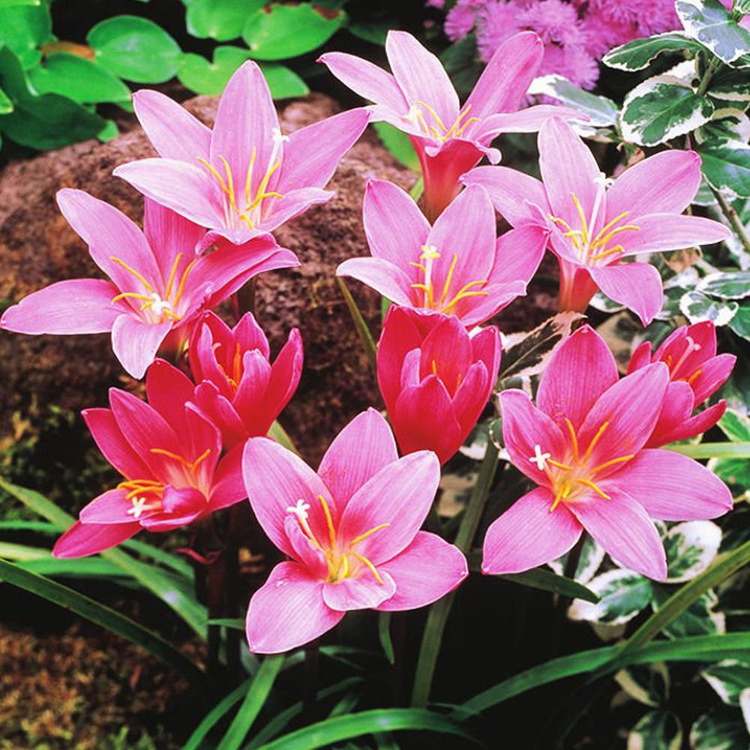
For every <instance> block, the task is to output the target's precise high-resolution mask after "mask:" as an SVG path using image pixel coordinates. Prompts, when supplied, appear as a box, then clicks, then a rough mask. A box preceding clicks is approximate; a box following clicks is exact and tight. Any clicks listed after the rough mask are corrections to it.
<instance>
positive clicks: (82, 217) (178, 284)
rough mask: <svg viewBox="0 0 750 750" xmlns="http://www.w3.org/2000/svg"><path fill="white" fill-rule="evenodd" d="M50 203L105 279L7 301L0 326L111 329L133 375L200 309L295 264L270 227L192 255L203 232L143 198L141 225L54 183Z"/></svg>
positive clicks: (183, 335)
mask: <svg viewBox="0 0 750 750" xmlns="http://www.w3.org/2000/svg"><path fill="white" fill-rule="evenodd" d="M57 202H58V205H59V206H60V210H61V211H62V213H63V215H64V216H65V218H66V219H67V220H68V223H69V224H70V225H71V226H72V227H73V229H75V231H76V232H78V234H79V235H80V236H81V238H82V239H83V240H85V241H86V243H87V244H88V245H89V252H90V254H91V257H92V258H93V260H94V262H95V263H96V265H97V266H99V268H101V270H102V271H104V273H106V274H107V276H109V278H110V279H111V281H105V280H104V279H73V280H69V281H59V282H57V283H56V284H52V285H51V286H48V287H46V288H44V289H41V290H40V291H38V292H34V293H33V294H30V295H29V296H28V297H25V298H24V299H23V300H21V302H20V303H19V304H17V305H14V306H13V307H10V308H8V309H7V310H6V311H5V313H4V314H3V317H2V319H1V320H0V326H1V327H2V328H5V329H6V330H8V331H15V332H16V333H28V334H43V333H52V334H75V333H105V332H108V331H111V332H112V348H113V349H114V352H115V356H116V357H117V358H118V359H119V360H120V362H121V363H122V366H123V367H124V368H125V370H126V371H127V372H128V373H130V375H132V376H133V377H134V378H141V377H143V373H144V372H145V371H146V368H147V367H148V366H149V364H151V362H153V361H154V357H155V356H156V353H157V352H158V351H159V349H160V348H163V347H174V346H176V345H177V344H178V343H179V342H181V341H183V340H186V339H187V337H188V336H189V335H190V330H191V326H192V324H193V323H194V322H195V320H196V317H197V316H198V315H199V314H200V313H201V312H203V311H204V310H206V309H207V308H211V307H214V306H215V305H218V304H219V303H220V302H221V301H222V300H225V299H226V298H227V297H229V296H230V295H231V294H234V292H236V291H237V290H238V289H239V288H240V287H241V286H242V285H243V284H245V283H246V282H247V281H249V280H250V279H251V278H253V276H257V275H258V274H259V273H262V272H263V271H272V270H274V269H277V268H289V267H290V266H296V265H298V261H297V257H296V256H295V255H294V253H292V252H291V251H290V250H285V249H284V248H281V247H279V246H278V245H277V244H276V241H275V240H274V239H273V237H272V236H271V235H270V234H266V235H260V236H256V237H255V239H253V240H252V241H250V242H248V243H246V244H244V245H242V246H240V247H233V246H231V245H226V244H225V246H224V247H221V248H218V249H217V250H215V251H213V252H211V253H208V254H207V255H204V256H203V257H196V255H195V245H196V243H198V242H199V241H200V239H201V238H202V237H203V235H204V234H205V230H204V229H203V228H202V227H199V226H197V225H196V224H193V223H192V222H190V221H188V220H187V219H184V218H182V217H181V216H179V215H178V214H176V213H174V212H173V211H170V210H168V209H166V208H164V207H163V206H160V205H158V204H157V203H154V202H153V201H149V200H146V202H145V209H144V224H143V232H141V230H140V229H139V228H138V226H137V225H136V224H134V223H133V222H132V221H131V220H130V219H128V217H127V216H125V214H123V213H121V212H120V211H118V210H117V209H116V208H114V207H113V206H110V205H109V204H108V203H104V202H103V201H100V200H97V199H96V198H94V197H93V196H91V195H89V194H88V193H85V192H83V191H82V190H70V189H65V190H60V192H58V194H57Z"/></svg>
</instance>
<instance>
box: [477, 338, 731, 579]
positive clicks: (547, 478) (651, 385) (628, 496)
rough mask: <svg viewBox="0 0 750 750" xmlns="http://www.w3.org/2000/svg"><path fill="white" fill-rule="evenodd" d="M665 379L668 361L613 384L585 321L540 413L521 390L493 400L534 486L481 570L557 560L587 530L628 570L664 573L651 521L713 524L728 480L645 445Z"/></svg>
mask: <svg viewBox="0 0 750 750" xmlns="http://www.w3.org/2000/svg"><path fill="white" fill-rule="evenodd" d="M668 383H669V372H668V370H667V366H666V365H665V364H664V363H663V362H656V363H654V364H649V365H646V366H645V367H643V368H642V369H640V370H638V371H637V372H634V373H632V374H631V375H628V376H626V377H624V378H622V379H621V380H618V376H617V366H616V364H615V359H614V357H613V356H612V354H611V352H610V351H609V349H608V348H607V346H606V344H605V343H604V341H603V340H602V339H601V338H600V337H599V336H598V335H597V334H596V333H595V332H594V331H593V330H592V329H591V328H589V327H588V326H584V327H583V328H581V329H579V330H578V331H576V333H574V334H573V335H572V336H571V337H570V338H569V339H568V340H567V341H565V342H564V343H563V344H562V345H561V346H560V347H559V349H558V350H557V352H556V353H555V354H554V355H553V356H552V358H551V360H550V363H549V365H548V367H547V369H546V370H545V372H544V374H543V375H542V378H541V382H540V384H539V391H538V393H537V405H536V406H534V405H533V404H532V403H531V401H530V399H529V397H528V396H527V395H526V394H525V393H524V392H522V391H517V390H508V391H503V392H502V393H501V394H500V405H501V408H502V418H503V438H504V441H505V447H506V449H507V451H508V454H509V455H510V460H511V462H512V463H513V465H514V466H516V468H518V469H520V470H521V471H522V472H523V473H524V474H526V476H528V477H529V478H530V479H532V480H533V481H534V482H536V483H537V484H538V485H539V486H538V487H537V488H536V489H534V490H532V491H531V492H529V493H528V494H526V495H524V496H523V497H522V498H521V499H520V500H518V501H517V502H516V503H515V504H514V505H513V506H512V507H511V508H510V510H508V511H506V512H505V513H503V515H501V516H500V517H499V518H498V519H497V520H495V521H494V522H493V523H492V525H491V526H490V528H489V529H488V530H487V536H486V538H485V541H484V560H483V563H482V570H483V571H484V572H485V573H490V574H502V573H516V572H520V571H523V570H528V569H529V568H533V567H535V566H537V565H541V564H543V563H546V562H549V561H550V560H554V559H555V558H557V557H560V555H563V554H565V553H566V552H567V551H568V550H570V549H571V548H572V547H573V545H574V544H575V543H576V542H577V541H578V539H579V537H580V536H581V533H582V532H583V531H584V530H586V531H588V532H589V533H590V534H591V536H592V537H593V538H594V539H595V540H596V541H597V542H598V543H599V544H600V545H601V546H602V547H603V548H604V549H605V550H606V551H607V552H609V554H610V555H611V556H612V557H613V558H615V559H616V560H617V561H618V562H619V563H621V564H622V565H624V566H625V567H627V568H630V569H632V570H635V571H637V572H639V573H642V574H643V575H645V576H648V577H649V578H653V579H656V580H663V579H664V578H665V577H666V574H667V567H666V559H665V553H664V547H663V546H662V543H661V540H660V538H659V533H658V531H657V530H656V527H655V525H654V523H653V521H652V520H651V519H660V520H665V521H690V520H697V519H707V518H716V517H717V516H720V515H722V514H724V513H725V512H726V511H728V510H730V509H731V507H732V496H731V494H730V492H729V490H728V488H727V487H726V485H725V484H724V483H723V482H722V481H721V480H720V479H719V478H718V477H717V476H715V475H714V474H713V473H712V472H710V471H709V470H708V469H706V468H705V467H704V466H701V464H699V463H698V462H697V461H694V460H693V459H691V458H688V457H687V456H683V455H681V454H679V453H673V452H671V451H664V450H657V449H648V448H646V447H645V446H646V444H647V442H648V440H649V438H650V436H651V433H652V432H653V430H654V426H655V425H656V422H657V419H658V418H659V413H660V411H661V408H662V404H663V403H664V398H665V395H666V394H667V385H668Z"/></svg>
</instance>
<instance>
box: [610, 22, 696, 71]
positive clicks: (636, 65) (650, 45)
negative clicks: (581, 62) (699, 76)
mask: <svg viewBox="0 0 750 750" xmlns="http://www.w3.org/2000/svg"><path fill="white" fill-rule="evenodd" d="M702 49H703V47H702V45H700V44H698V43H697V42H696V41H695V40H693V39H691V38H690V37H688V36H687V35H685V34H683V33H681V32H679V31H670V32H668V33H666V34H657V35H656V36H649V37H644V38H643V39H635V40H633V41H632V42H628V43H627V44H621V45H620V46H619V47H615V48H614V49H611V50H610V51H609V52H607V54H606V55H604V57H603V58H602V62H603V63H604V64H605V65H609V67H610V68H617V69H618V70H627V71H633V70H643V69H644V68H647V67H648V65H649V63H650V62H651V61H652V60H655V59H656V58H657V57H658V56H659V55H663V54H667V53H670V52H671V53H675V52H690V53H695V52H700V50H702Z"/></svg>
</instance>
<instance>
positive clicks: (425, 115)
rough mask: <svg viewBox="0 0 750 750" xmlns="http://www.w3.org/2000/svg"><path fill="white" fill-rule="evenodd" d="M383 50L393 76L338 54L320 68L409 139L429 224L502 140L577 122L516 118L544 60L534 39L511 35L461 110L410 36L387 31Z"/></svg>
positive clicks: (526, 113) (538, 110) (564, 112)
mask: <svg viewBox="0 0 750 750" xmlns="http://www.w3.org/2000/svg"><path fill="white" fill-rule="evenodd" d="M385 51H386V54H387V55H388V62H389V63H390V65H391V70H392V71H393V74H390V73H387V72H386V71H384V70H382V69H381V68H378V67H377V66H376V65H373V64H372V63H371V62H368V61H367V60H362V59H361V58H359V57H355V56H354V55H347V54H345V53H342V52H328V53H326V54H325V55H322V56H321V58H320V62H323V63H325V64H326V65H327V66H328V68H329V70H330V71H331V72H332V73H333V74H334V75H335V76H336V77H337V78H338V79H340V80H341V81H343V83H345V84H346V85H347V86H349V88H351V89H353V90H354V91H356V92H357V93H358V94H360V95H361V96H362V97H364V98H365V99H368V100H369V101H372V102H375V106H374V107H372V114H373V119H374V120H384V121H386V122H388V123H390V124H391V125H393V126H395V127H397V128H398V129H399V130H403V131H404V132H405V133H407V134H408V135H409V136H410V138H411V140H412V143H413V144H414V147H415V149H416V151H417V155H418V156H419V160H420V163H421V165H422V175H423V177H424V199H425V211H426V214H427V216H428V218H429V219H430V220H431V221H434V220H435V219H436V218H437V216H438V215H439V214H440V212H441V211H442V210H443V209H444V208H445V207H446V206H447V205H448V204H449V203H450V201H451V200H452V199H453V197H454V196H455V195H456V193H457V192H458V190H459V189H460V185H459V184H458V178H459V177H460V176H461V175H462V174H463V173H464V172H467V171H468V170H470V169H471V168H472V167H473V166H476V164H477V163H478V162H479V160H480V159H481V158H482V157H483V156H487V157H488V158H489V160H490V161H491V162H492V163H493V164H496V163H497V162H498V161H500V152H499V151H498V150H497V149H496V148H491V146H490V143H491V142H492V140H493V139H494V138H495V137H496V136H498V135H499V134H500V133H513V132H516V133H517V132H530V131H535V130H538V129H539V126H540V125H541V124H542V123H543V122H544V121H545V120H546V119H547V118H549V117H551V116H552V115H553V114H557V115H560V116H563V117H564V116H571V117H578V118H580V117H581V115H580V113H578V112H575V111H572V110H568V109H565V108H560V107H554V106H549V105H540V106H537V107H529V108H528V109H524V110H521V111H520V112H516V110H517V109H518V108H519V107H520V106H521V105H522V104H523V101H524V98H525V96H526V91H527V89H528V87H529V84H530V83H531V81H532V80H533V78H534V76H535V75H536V72H537V70H538V68H539V64H540V63H541V60H542V55H543V53H544V46H543V44H542V41H541V39H539V37H538V36H537V35H536V34H532V33H530V32H524V33H521V34H516V35H515V36H513V37H511V38H510V39H509V40H508V41H507V42H505V43H504V44H502V45H501V46H500V47H499V48H498V49H497V51H496V52H495V54H494V55H493V56H492V59H491V60H490V61H489V63H488V64H487V67H486V68H485V69H484V72H483V73H482V76H481V77H480V79H479V81H478V82H477V84H476V86H475V87H474V90H473V91H472V92H471V94H469V97H468V99H467V100H466V102H465V103H464V104H463V106H461V105H460V103H459V100H458V94H457V93H456V90H455V88H454V87H453V84H452V83H451V81H450V78H448V74H447V73H446V71H445V69H444V68H443V66H442V64H441V63H440V60H438V58H437V57H435V55H433V54H432V53H431V52H428V51H427V50H426V49H425V48H424V47H423V46H422V45H421V44H420V43H419V42H418V41H417V40H416V39H415V38H414V37H413V36H412V35H411V34H408V33H406V32H405V31H389V32H388V37H387V38H386V43H385ZM584 119H585V117H584Z"/></svg>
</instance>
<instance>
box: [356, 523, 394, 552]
mask: <svg viewBox="0 0 750 750" xmlns="http://www.w3.org/2000/svg"><path fill="white" fill-rule="evenodd" d="M386 526H390V523H381V524H380V526H375V528H372V529H370V530H369V531H365V533H364V534H360V535H359V536H356V537H354V539H352V540H351V542H349V549H351V548H352V547H354V546H356V545H357V544H359V543H360V542H362V541H364V540H365V539H367V537H368V536H372V535H373V534H374V533H375V532H376V531H380V530H381V529H384V528H385V527H386Z"/></svg>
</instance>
